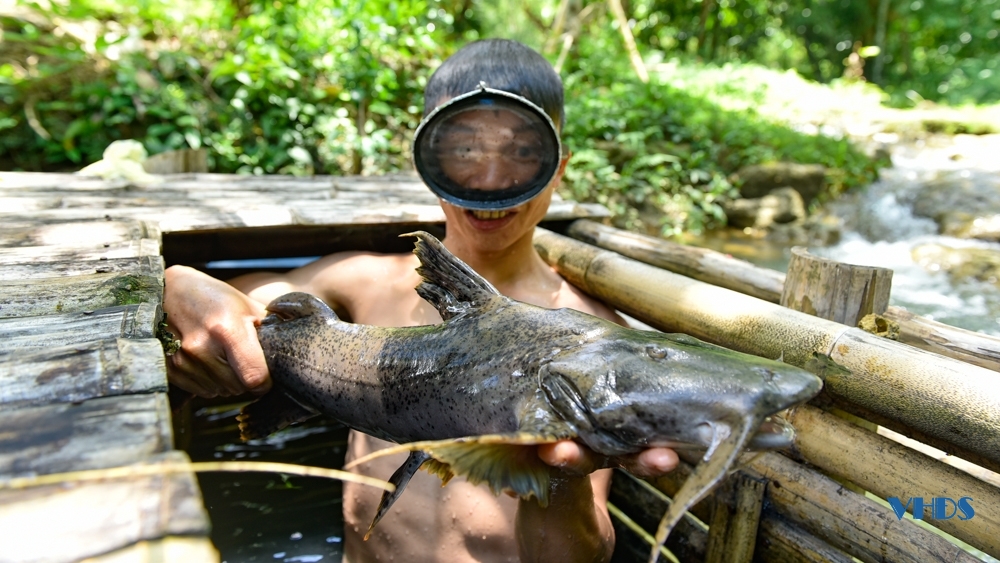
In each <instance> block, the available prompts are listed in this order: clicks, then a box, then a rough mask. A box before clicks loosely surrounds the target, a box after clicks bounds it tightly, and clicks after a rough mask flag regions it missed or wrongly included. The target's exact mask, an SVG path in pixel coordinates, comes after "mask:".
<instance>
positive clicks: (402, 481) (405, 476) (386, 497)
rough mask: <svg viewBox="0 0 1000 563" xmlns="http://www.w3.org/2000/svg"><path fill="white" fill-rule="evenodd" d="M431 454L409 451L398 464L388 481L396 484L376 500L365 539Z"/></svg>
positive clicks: (366, 539)
mask: <svg viewBox="0 0 1000 563" xmlns="http://www.w3.org/2000/svg"><path fill="white" fill-rule="evenodd" d="M430 459H431V456H430V455H428V454H427V452H422V451H419V450H418V451H414V452H410V455H409V457H407V458H406V461H404V462H403V465H400V466H399V469H397V470H396V471H395V473H393V474H392V477H389V482H390V483H392V484H393V485H396V490H394V491H392V492H389V491H383V492H382V498H381V500H379V501H378V509H376V510H375V518H373V519H372V524H371V526H368V531H367V532H365V541H368V537H369V536H371V535H372V530H373V529H374V528H375V524H378V523H379V520H381V519H382V517H383V516H385V513H386V512H389V508H390V507H391V506H392V504H393V503H394V502H396V499H398V498H399V495H401V494H403V489H405V488H406V484H407V483H409V482H410V478H411V477H413V474H414V473H416V472H417V470H418V469H420V466H421V465H423V464H424V462H426V461H429V460H430Z"/></svg>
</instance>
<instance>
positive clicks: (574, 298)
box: [553, 278, 624, 324]
mask: <svg viewBox="0 0 1000 563" xmlns="http://www.w3.org/2000/svg"><path fill="white" fill-rule="evenodd" d="M553 305H554V306H555V307H557V308H562V307H565V308H568V309H576V310H577V311H580V312H583V313H587V314H590V315H594V316H595V317H601V318H602V319H607V320H609V321H612V322H615V323H618V324H623V323H624V320H623V319H622V318H621V317H620V316H619V315H618V313H617V312H615V310H614V309H613V308H611V307H609V306H608V305H607V304H605V303H604V302H603V301H600V300H599V299H595V298H593V297H591V296H590V295H587V294H586V293H584V292H583V290H581V289H580V288H578V287H576V286H575V285H573V284H571V283H569V282H568V281H566V280H565V279H564V278H563V280H562V286H561V287H560V288H559V292H558V293H557V294H556V297H555V303H554V304H553Z"/></svg>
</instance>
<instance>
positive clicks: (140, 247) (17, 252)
mask: <svg viewBox="0 0 1000 563" xmlns="http://www.w3.org/2000/svg"><path fill="white" fill-rule="evenodd" d="M159 254H160V241H159V240H155V239H146V238H144V239H140V240H129V241H121V242H112V243H103V244H102V243H99V242H94V241H90V240H82V241H80V242H79V243H77V244H60V245H50V246H16V247H13V248H0V264H8V263H18V262H63V261H69V260H111V259H114V258H130V257H135V256H158V255H159Z"/></svg>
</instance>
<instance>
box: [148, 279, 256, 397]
mask: <svg viewBox="0 0 1000 563" xmlns="http://www.w3.org/2000/svg"><path fill="white" fill-rule="evenodd" d="M163 310H164V311H165V312H166V313H167V325H168V327H169V330H170V331H171V332H173V333H174V335H175V336H176V337H177V338H179V339H180V340H181V349H180V350H178V351H177V353H175V354H174V355H172V356H169V357H168V362H167V372H168V376H169V380H170V382H171V383H173V384H174V385H176V386H178V387H180V388H181V389H184V390H186V391H189V392H191V393H194V394H196V395H200V396H202V397H215V396H219V395H223V396H227V395H239V394H241V393H245V392H246V391H254V392H256V393H265V392H267V390H268V389H270V387H271V381H270V377H269V376H268V373H267V364H266V362H265V361H264V353H263V351H261V348H260V343H258V342H257V330H256V327H255V326H254V323H255V322H256V321H257V320H258V319H261V318H263V316H264V313H265V311H264V304H263V303H260V302H258V301H255V300H254V299H251V298H250V297H249V296H247V295H246V294H244V293H242V292H240V291H238V290H237V289H235V288H234V287H232V286H230V285H229V284H227V283H225V282H223V281H220V280H217V279H215V278H213V277H211V276H209V275H207V274H204V273H202V272H199V271H198V270H195V269H193V268H188V267H186V266H171V267H170V268H167V270H166V272H165V286H164V295H163Z"/></svg>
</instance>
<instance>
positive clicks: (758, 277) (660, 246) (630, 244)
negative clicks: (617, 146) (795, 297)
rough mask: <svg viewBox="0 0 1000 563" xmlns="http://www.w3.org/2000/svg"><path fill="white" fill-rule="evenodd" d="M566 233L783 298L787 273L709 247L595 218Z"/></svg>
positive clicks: (668, 267)
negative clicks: (630, 228) (638, 230)
mask: <svg viewBox="0 0 1000 563" xmlns="http://www.w3.org/2000/svg"><path fill="white" fill-rule="evenodd" d="M566 234H568V235H569V236H571V237H573V238H575V239H578V240H582V241H583V242H586V243H588V244H592V245H594V246H599V247H601V248H606V249H608V250H614V251H615V252H617V253H619V254H624V255H625V256H628V257H630V258H635V259H636V260H639V261H640V262H645V263H647V264H652V265H653V266H657V267H660V268H663V269H665V270H670V271H671V272H675V273H678V274H681V275H685V276H687V277H689V278H694V279H696V280H700V281H703V282H706V283H710V284H712V285H717V286H720V287H724V288H726V289H732V290H733V291H738V292H740V293H745V294H747V295H752V296H754V297H757V298H758V299H763V300H765V301H770V302H771V303H777V302H778V300H779V299H780V298H781V291H782V288H783V287H784V284H785V276H784V274H782V273H781V272H776V271H774V270H769V269H767V268H759V267H757V266H754V265H753V264H751V263H750V262H747V261H745V260H740V259H738V258H733V257H731V256H726V255H725V254H722V253H721V252H716V251H714V250H709V249H707V248H697V247H694V246H688V245H686V244H679V243H676V242H671V241H668V240H663V239H659V238H656V237H651V236H647V235H641V234H638V233H631V232H629V231H623V230H621V229H616V228H614V227H608V226H606V225H602V224H600V223H597V222H596V221H586V220H583V221H573V223H571V224H570V226H569V229H568V230H567V231H566Z"/></svg>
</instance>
